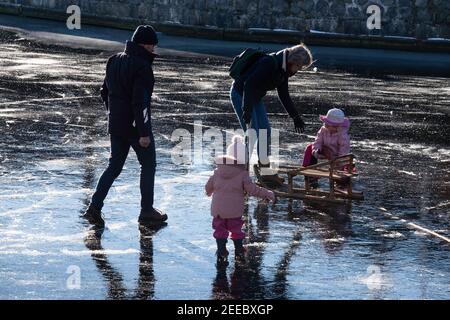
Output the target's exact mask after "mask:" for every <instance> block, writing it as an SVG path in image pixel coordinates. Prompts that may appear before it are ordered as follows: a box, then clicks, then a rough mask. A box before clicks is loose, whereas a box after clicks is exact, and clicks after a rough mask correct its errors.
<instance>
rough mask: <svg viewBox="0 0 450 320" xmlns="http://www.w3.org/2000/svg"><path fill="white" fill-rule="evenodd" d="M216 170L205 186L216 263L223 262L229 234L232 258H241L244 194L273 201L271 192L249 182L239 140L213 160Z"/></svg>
mask: <svg viewBox="0 0 450 320" xmlns="http://www.w3.org/2000/svg"><path fill="white" fill-rule="evenodd" d="M215 162H216V164H217V168H216V170H215V171H214V174H213V175H212V176H211V177H210V178H209V180H208V182H207V183H206V186H205V191H206V194H207V195H208V196H212V202H211V215H212V216H213V221H212V227H213V229H214V234H213V235H214V238H215V239H216V242H217V259H218V261H226V260H227V256H228V251H227V249H226V243H227V239H228V236H229V234H230V233H231V239H232V240H233V242H234V248H235V256H236V257H237V258H243V255H244V248H243V245H242V242H243V239H244V238H245V233H244V232H243V231H242V226H243V224H244V221H243V219H242V215H243V213H244V195H245V193H247V194H249V195H252V196H255V197H259V198H261V199H269V200H271V201H275V195H274V193H273V192H272V191H270V190H267V189H265V188H261V187H259V186H257V185H256V184H255V183H253V182H252V180H251V179H250V176H249V173H248V171H247V170H246V148H245V144H244V139H243V138H242V137H241V136H234V137H233V140H232V144H231V145H230V146H229V147H228V148H227V154H226V155H222V156H218V157H217V158H216V159H215Z"/></svg>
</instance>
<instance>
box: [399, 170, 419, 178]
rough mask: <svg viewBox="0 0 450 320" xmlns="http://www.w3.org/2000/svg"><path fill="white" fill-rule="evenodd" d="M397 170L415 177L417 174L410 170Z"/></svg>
mask: <svg viewBox="0 0 450 320" xmlns="http://www.w3.org/2000/svg"><path fill="white" fill-rule="evenodd" d="M397 171H398V173H403V174H406V175H408V176H413V177H417V174H415V173H414V172H411V171H405V170H397Z"/></svg>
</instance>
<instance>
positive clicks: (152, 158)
mask: <svg viewBox="0 0 450 320" xmlns="http://www.w3.org/2000/svg"><path fill="white" fill-rule="evenodd" d="M110 138H111V155H110V158H109V164H108V167H107V168H106V170H105V171H104V172H103V174H102V176H101V177H100V179H99V181H98V183H97V188H96V190H95V193H94V195H93V196H92V202H91V204H92V205H93V206H94V207H95V208H97V209H99V210H101V209H102V207H103V201H104V200H105V198H106V195H107V194H108V191H109V189H110V188H111V186H112V184H113V182H114V180H115V179H116V178H117V177H118V176H119V174H120V172H121V171H122V168H123V166H124V164H125V160H126V159H127V156H128V152H129V151H130V147H132V148H133V150H134V152H136V156H137V158H138V161H139V164H140V165H141V182H140V187H141V209H142V211H144V212H151V210H152V208H153V195H154V186H155V171H156V151H155V141H154V138H153V135H150V145H149V146H148V147H147V148H143V147H141V146H140V145H139V142H138V139H137V138H135V139H130V138H123V137H119V136H114V135H110Z"/></svg>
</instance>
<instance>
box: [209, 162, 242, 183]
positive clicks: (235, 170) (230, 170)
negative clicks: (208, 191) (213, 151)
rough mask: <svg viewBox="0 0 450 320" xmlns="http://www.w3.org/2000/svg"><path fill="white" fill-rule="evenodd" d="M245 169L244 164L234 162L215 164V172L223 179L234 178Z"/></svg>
mask: <svg viewBox="0 0 450 320" xmlns="http://www.w3.org/2000/svg"><path fill="white" fill-rule="evenodd" d="M244 171H245V165H239V164H238V165H236V164H219V165H217V169H216V174H217V175H218V176H220V177H221V178H223V179H231V178H234V177H236V176H238V175H240V174H242V172H244Z"/></svg>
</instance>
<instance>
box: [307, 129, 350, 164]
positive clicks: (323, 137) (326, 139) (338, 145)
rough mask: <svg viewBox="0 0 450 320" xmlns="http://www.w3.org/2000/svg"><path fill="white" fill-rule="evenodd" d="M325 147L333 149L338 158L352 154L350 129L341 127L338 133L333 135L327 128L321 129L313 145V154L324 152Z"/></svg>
mask: <svg viewBox="0 0 450 320" xmlns="http://www.w3.org/2000/svg"><path fill="white" fill-rule="evenodd" d="M324 146H325V147H327V148H329V149H331V151H333V153H334V155H335V156H336V157H339V156H343V155H345V154H348V153H350V137H349V135H348V127H340V128H339V130H338V132H336V133H331V132H330V131H329V130H328V129H327V128H325V126H323V127H322V128H320V130H319V132H318V133H317V136H316V140H315V141H314V143H313V152H314V153H315V152H317V151H319V150H322V147H324Z"/></svg>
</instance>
